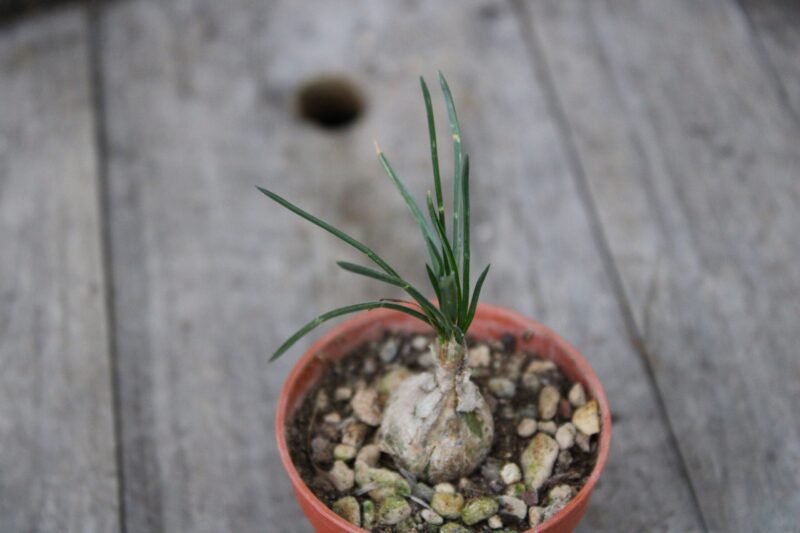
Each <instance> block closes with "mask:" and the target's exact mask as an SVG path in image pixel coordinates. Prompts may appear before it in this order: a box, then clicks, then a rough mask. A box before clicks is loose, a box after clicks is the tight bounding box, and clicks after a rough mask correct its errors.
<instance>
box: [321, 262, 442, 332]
mask: <svg viewBox="0 0 800 533" xmlns="http://www.w3.org/2000/svg"><path fill="white" fill-rule="evenodd" d="M336 264H337V265H339V267H341V268H342V269H344V270H347V271H348V272H352V273H353V274H359V275H361V276H366V277H368V278H372V279H375V280H378V281H382V282H384V283H388V284H389V285H394V286H395V287H400V288H401V289H403V290H404V291H405V292H406V293H408V295H409V296H411V297H412V298H413V299H414V301H416V302H417V303H418V304H419V306H420V307H421V308H422V310H423V312H424V313H425V314H426V315H428V317H429V318H430V320H431V321H432V322H433V323H434V324H435V325H438V326H439V327H440V328H447V324H448V323H447V319H446V318H445V317H444V316H443V315H442V314H441V312H440V311H439V310H438V309H436V307H434V305H433V304H432V303H431V302H430V301H428V299H427V298H425V297H424V296H423V295H422V294H421V293H420V292H419V291H418V290H417V289H415V288H414V287H413V286H412V285H411V284H410V283H408V282H407V281H405V280H404V279H402V278H399V277H397V276H389V275H387V274H384V273H383V272H378V271H377V270H373V269H371V268H368V267H365V266H361V265H356V264H355V263H349V262H347V261H337V262H336Z"/></svg>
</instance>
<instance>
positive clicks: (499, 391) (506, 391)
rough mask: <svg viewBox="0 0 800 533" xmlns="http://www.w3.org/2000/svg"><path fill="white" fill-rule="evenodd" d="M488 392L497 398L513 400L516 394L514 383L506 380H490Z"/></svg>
mask: <svg viewBox="0 0 800 533" xmlns="http://www.w3.org/2000/svg"><path fill="white" fill-rule="evenodd" d="M489 391H490V392H491V393H492V394H494V395H495V396H497V397H498V398H513V397H514V394H516V392H517V387H516V385H514V382H513V381H511V380H510V379H507V378H491V379H490V380H489Z"/></svg>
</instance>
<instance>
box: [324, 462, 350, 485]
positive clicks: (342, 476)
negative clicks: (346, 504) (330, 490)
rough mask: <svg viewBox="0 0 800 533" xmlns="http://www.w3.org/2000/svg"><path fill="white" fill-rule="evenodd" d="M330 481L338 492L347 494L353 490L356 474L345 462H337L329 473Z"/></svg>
mask: <svg viewBox="0 0 800 533" xmlns="http://www.w3.org/2000/svg"><path fill="white" fill-rule="evenodd" d="M328 479H330V480H331V483H333V486H334V487H336V490H338V491H339V492H347V491H348V490H350V489H352V488H353V483H354V482H355V473H354V472H353V470H352V469H350V467H348V466H347V465H346V464H345V463H344V461H336V462H334V463H333V468H331V470H330V472H328Z"/></svg>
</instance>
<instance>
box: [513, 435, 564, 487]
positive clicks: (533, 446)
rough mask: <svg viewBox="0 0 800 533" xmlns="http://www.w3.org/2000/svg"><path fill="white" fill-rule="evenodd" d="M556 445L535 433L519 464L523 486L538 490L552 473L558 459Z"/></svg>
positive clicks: (545, 436) (549, 438)
mask: <svg viewBox="0 0 800 533" xmlns="http://www.w3.org/2000/svg"><path fill="white" fill-rule="evenodd" d="M558 451H559V448H558V443H557V442H556V441H555V440H553V439H552V438H551V437H550V436H548V435H546V434H544V433H541V432H540V433H537V434H536V435H535V436H534V437H533V438H532V439H531V441H530V443H528V446H527V447H526V448H525V450H524V451H523V452H522V457H521V458H520V462H521V464H522V472H523V474H524V476H525V485H526V486H527V487H528V488H529V489H531V490H539V487H541V486H542V485H544V483H545V481H547V478H549V477H550V474H552V472H553V466H554V465H555V463H556V458H558Z"/></svg>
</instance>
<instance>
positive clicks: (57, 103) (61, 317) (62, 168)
mask: <svg viewBox="0 0 800 533" xmlns="http://www.w3.org/2000/svg"><path fill="white" fill-rule="evenodd" d="M86 35H87V32H86V24H85V19H84V16H83V13H82V11H81V10H80V9H78V8H68V9H64V10H60V11H54V12H51V13H49V14H47V15H46V16H43V17H41V18H38V19H36V20H28V21H25V22H24V23H19V24H16V25H11V26H6V27H5V28H4V30H3V32H2V33H0V79H2V82H1V83H0V109H2V111H1V112H0V113H1V114H2V120H0V249H2V252H0V368H2V371H0V530H2V531H43V532H61V531H74V532H109V531H116V530H117V529H118V509H119V506H118V502H117V494H118V491H117V477H116V462H115V455H114V451H115V440H114V430H113V418H112V402H111V398H112V395H111V377H110V370H109V366H110V365H109V361H110V360H109V352H108V332H107V319H106V313H105V288H104V281H103V270H102V260H101V245H100V242H101V237H100V236H101V232H100V228H99V223H100V210H99V204H98V192H97V186H98V181H97V172H96V152H95V147H94V140H95V139H94V137H95V135H94V127H93V111H92V104H91V98H90V95H91V90H90V87H89V84H88V80H89V74H88V73H89V70H88V62H87V57H88V48H87V39H86Z"/></svg>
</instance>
